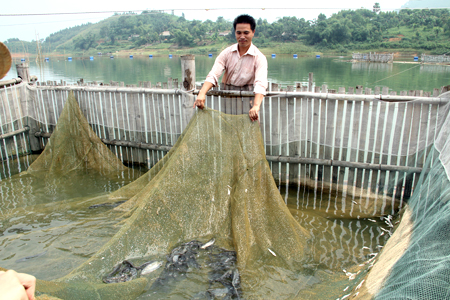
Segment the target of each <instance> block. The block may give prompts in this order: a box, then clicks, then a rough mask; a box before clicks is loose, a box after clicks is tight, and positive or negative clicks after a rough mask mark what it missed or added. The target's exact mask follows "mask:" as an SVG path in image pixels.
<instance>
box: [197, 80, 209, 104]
mask: <svg viewBox="0 0 450 300" xmlns="http://www.w3.org/2000/svg"><path fill="white" fill-rule="evenodd" d="M212 87H213V84H212V83H211V82H208V81H205V82H204V83H203V86H202V89H201V90H200V92H198V95H197V99H196V100H195V102H194V108H195V107H196V106H197V107H198V108H200V109H203V108H204V107H205V100H206V93H207V92H208V91H209V90H210V89H211V88H212Z"/></svg>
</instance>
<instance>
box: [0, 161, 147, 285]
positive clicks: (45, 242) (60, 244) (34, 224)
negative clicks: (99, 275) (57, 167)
mask: <svg viewBox="0 0 450 300" xmlns="http://www.w3.org/2000/svg"><path fill="white" fill-rule="evenodd" d="M24 159H26V158H22V160H24ZM119 175H120V176H112V177H107V176H99V175H92V174H82V173H75V172H73V173H72V174H71V177H70V180H68V179H67V178H52V179H45V178H44V176H40V177H39V176H30V175H27V174H17V175H15V176H13V177H11V178H9V179H3V180H2V181H0V199H1V200H0V207H1V208H0V219H1V222H0V244H1V249H0V260H1V267H3V268H11V269H14V270H16V271H18V272H25V273H29V274H32V275H34V276H36V277H37V278H39V279H44V280H52V279H56V278H59V277H61V276H62V275H65V274H67V273H69V272H70V271H71V270H73V269H74V268H75V267H77V266H78V265H80V264H81V263H83V262H84V261H85V260H87V259H88V258H89V257H90V256H92V255H93V254H94V253H96V252H97V251H98V250H99V249H100V247H101V246H103V244H105V243H106V242H107V241H108V240H109V239H111V237H112V236H113V235H114V234H115V233H116V232H117V231H118V230H119V229H120V226H117V223H118V222H119V221H121V220H123V217H122V213H118V212H115V211H114V210H112V209H111V207H98V208H92V209H90V208H89V206H91V205H94V204H101V203H105V202H111V200H108V199H107V197H106V196H107V195H108V194H110V193H111V192H113V191H115V190H117V189H119V188H120V187H122V186H124V185H126V184H128V183H130V182H132V181H134V180H135V179H137V178H138V177H139V176H140V175H142V173H141V172H140V171H138V170H133V169H131V170H129V171H127V172H123V173H122V174H119Z"/></svg>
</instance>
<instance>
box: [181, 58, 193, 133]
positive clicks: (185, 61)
mask: <svg viewBox="0 0 450 300" xmlns="http://www.w3.org/2000/svg"><path fill="white" fill-rule="evenodd" d="M181 77H182V84H181V90H182V91H190V90H193V89H194V88H195V56H194V55H192V54H188V55H183V56H181ZM181 97H182V98H181V99H182V103H183V130H184V128H186V126H187V124H188V123H189V121H190V120H191V118H192V116H193V115H194V113H195V108H194V102H195V96H194V95H193V94H187V93H183V95H182V96H181Z"/></svg>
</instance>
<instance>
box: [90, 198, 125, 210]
mask: <svg viewBox="0 0 450 300" xmlns="http://www.w3.org/2000/svg"><path fill="white" fill-rule="evenodd" d="M125 202H126V200H123V201H117V202H114V203H110V202H106V203H102V204H94V205H91V206H89V207H88V208H89V209H92V208H99V207H117V206H119V205H120V204H122V203H125Z"/></svg>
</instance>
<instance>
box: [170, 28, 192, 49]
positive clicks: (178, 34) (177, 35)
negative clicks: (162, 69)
mask: <svg viewBox="0 0 450 300" xmlns="http://www.w3.org/2000/svg"><path fill="white" fill-rule="evenodd" d="M173 36H174V39H175V42H176V43H177V44H178V45H179V46H191V45H192V44H193V43H194V38H193V37H192V35H191V34H190V33H189V31H188V30H187V29H186V28H184V29H183V30H181V29H175V30H174V31H173Z"/></svg>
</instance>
